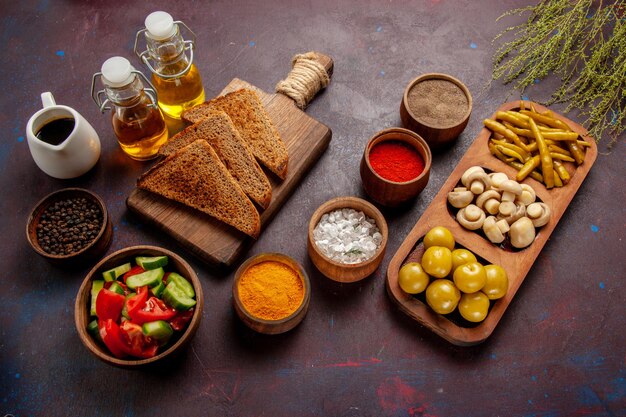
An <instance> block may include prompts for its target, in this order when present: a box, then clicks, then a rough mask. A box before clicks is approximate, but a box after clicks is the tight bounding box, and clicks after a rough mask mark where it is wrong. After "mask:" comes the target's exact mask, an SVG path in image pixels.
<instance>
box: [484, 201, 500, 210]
mask: <svg viewBox="0 0 626 417" xmlns="http://www.w3.org/2000/svg"><path fill="white" fill-rule="evenodd" d="M484 209H485V211H486V212H487V213H489V214H498V210H499V209H500V201H499V200H496V199H495V198H490V199H489V200H487V201H485V206H484Z"/></svg>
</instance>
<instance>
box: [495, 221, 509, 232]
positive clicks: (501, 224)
mask: <svg viewBox="0 0 626 417" xmlns="http://www.w3.org/2000/svg"><path fill="white" fill-rule="evenodd" d="M496 226H498V229H500V231H501V232H502V233H508V232H509V230H510V229H511V226H509V222H507V221H506V220H505V219H502V220H498V221H497V222H496Z"/></svg>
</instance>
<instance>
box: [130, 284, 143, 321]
mask: <svg viewBox="0 0 626 417" xmlns="http://www.w3.org/2000/svg"><path fill="white" fill-rule="evenodd" d="M146 301H148V287H147V286H143V287H139V288H137V294H135V295H133V296H132V297H129V298H128V300H126V311H127V312H128V316H129V317H130V318H131V319H132V317H133V314H134V313H135V312H136V311H137V310H140V309H142V308H143V307H144V306H145V304H146ZM138 324H141V323H138Z"/></svg>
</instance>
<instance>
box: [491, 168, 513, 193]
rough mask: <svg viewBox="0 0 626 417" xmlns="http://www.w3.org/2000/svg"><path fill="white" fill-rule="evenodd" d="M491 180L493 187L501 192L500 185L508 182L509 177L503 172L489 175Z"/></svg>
mask: <svg viewBox="0 0 626 417" xmlns="http://www.w3.org/2000/svg"><path fill="white" fill-rule="evenodd" d="M489 179H490V180H491V187H492V188H494V189H496V190H499V189H500V184H502V183H503V182H504V181H507V180H508V179H509V177H507V176H506V174H505V173H503V172H492V173H491V174H489Z"/></svg>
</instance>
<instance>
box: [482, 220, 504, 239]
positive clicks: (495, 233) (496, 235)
mask: <svg viewBox="0 0 626 417" xmlns="http://www.w3.org/2000/svg"><path fill="white" fill-rule="evenodd" d="M483 232H485V236H487V239H489V240H490V241H491V242H492V243H502V242H504V234H503V233H502V231H501V230H500V229H499V228H498V225H497V222H496V218H495V217H494V216H489V217H487V218H486V219H485V221H484V222H483Z"/></svg>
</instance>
